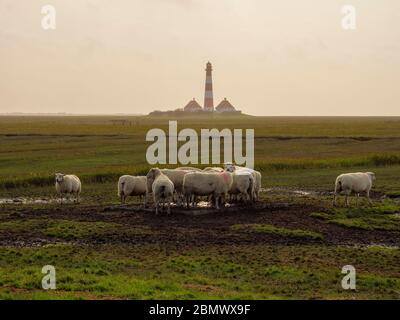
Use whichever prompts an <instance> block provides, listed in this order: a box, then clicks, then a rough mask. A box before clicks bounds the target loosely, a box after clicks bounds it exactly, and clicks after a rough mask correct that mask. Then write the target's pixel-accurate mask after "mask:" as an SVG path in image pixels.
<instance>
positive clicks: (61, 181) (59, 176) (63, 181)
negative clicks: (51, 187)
mask: <svg viewBox="0 0 400 320" xmlns="http://www.w3.org/2000/svg"><path fill="white" fill-rule="evenodd" d="M55 180H56V191H57V193H58V194H59V195H60V202H61V203H62V198H63V194H65V195H67V199H68V198H69V196H70V195H71V194H74V195H75V196H76V199H75V200H76V202H79V194H80V193H81V190H82V184H81V181H80V180H79V178H78V177H77V176H75V175H73V174H63V173H56V174H55Z"/></svg>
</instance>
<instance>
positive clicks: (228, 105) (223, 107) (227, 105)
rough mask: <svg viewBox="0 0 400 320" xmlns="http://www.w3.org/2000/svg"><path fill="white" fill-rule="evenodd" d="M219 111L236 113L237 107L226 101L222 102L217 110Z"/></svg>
mask: <svg viewBox="0 0 400 320" xmlns="http://www.w3.org/2000/svg"><path fill="white" fill-rule="evenodd" d="M215 110H217V111H236V109H235V107H234V106H233V105H232V104H231V103H230V102H229V101H228V100H227V99H226V98H224V100H222V101H221V102H220V103H219V105H218V106H217V107H216V108H215Z"/></svg>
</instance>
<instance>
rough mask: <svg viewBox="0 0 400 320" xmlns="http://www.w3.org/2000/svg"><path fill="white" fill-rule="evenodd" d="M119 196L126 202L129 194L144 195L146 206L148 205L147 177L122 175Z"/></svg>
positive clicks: (119, 183)
mask: <svg viewBox="0 0 400 320" xmlns="http://www.w3.org/2000/svg"><path fill="white" fill-rule="evenodd" d="M118 196H119V198H120V199H121V203H122V204H124V203H125V201H126V198H127V197H128V196H140V197H142V196H144V206H145V207H146V205H147V178H146V177H143V176H140V177H136V176H130V175H124V176H121V177H120V178H119V180H118Z"/></svg>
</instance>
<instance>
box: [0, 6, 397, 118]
mask: <svg viewBox="0 0 400 320" xmlns="http://www.w3.org/2000/svg"><path fill="white" fill-rule="evenodd" d="M46 4H50V5H53V6H54V7H55V8H56V12H57V20H56V21H57V28H56V30H47V31H45V30H43V29H42V27H41V19H42V17H43V15H42V14H41V8H42V6H43V5H46ZM345 4H350V5H353V6H354V7H355V8H356V13H357V20H356V30H343V28H342V26H341V19H342V17H343V14H342V13H341V8H342V6H343V5H345ZM208 60H209V61H211V62H212V64H213V68H214V72H213V82H214V83H213V84H214V103H215V105H216V104H217V103H219V102H220V101H221V100H222V99H223V98H224V97H227V98H228V99H229V100H230V101H231V103H232V104H233V105H234V106H236V107H237V108H238V109H241V110H242V111H243V112H245V113H248V114H253V115H289V116H290V115H293V116H294V115H400V1H399V0H343V1H340V0H274V1H272V0H113V1H110V0H68V1H66V0H46V1H40V0H0V113H8V112H27V113H32V112H40V113H46V112H67V113H85V114H86V113H90V114H92V113H148V112H150V111H152V110H154V109H159V110H167V109H175V108H178V107H183V106H184V105H185V104H186V103H187V102H188V101H189V100H190V99H192V98H193V97H195V98H196V100H197V101H198V102H199V103H200V104H201V105H202V104H203V99H204V81H205V72H204V68H205V64H206V62H207V61H208Z"/></svg>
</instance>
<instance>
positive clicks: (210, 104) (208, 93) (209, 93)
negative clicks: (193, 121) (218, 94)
mask: <svg viewBox="0 0 400 320" xmlns="http://www.w3.org/2000/svg"><path fill="white" fill-rule="evenodd" d="M204 111H211V112H212V111H214V98H213V86H212V66H211V63H210V62H207V67H206V89H205V92H204Z"/></svg>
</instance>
